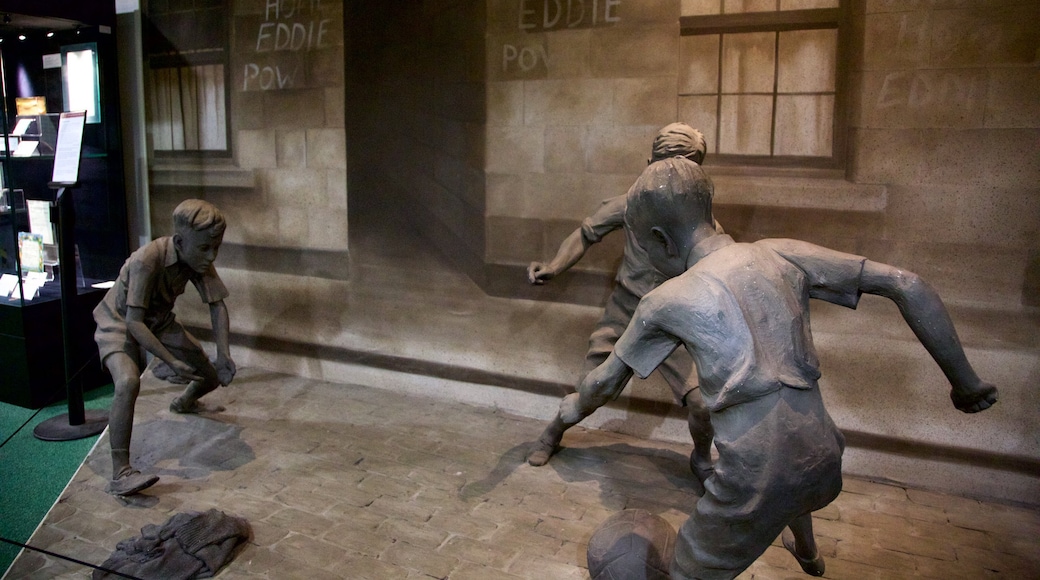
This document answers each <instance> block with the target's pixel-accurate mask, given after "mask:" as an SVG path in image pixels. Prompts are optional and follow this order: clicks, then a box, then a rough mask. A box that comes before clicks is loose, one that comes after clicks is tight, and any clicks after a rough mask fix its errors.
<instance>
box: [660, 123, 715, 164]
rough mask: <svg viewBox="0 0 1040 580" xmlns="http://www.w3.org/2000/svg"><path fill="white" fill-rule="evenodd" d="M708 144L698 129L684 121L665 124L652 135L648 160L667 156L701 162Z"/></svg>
mask: <svg viewBox="0 0 1040 580" xmlns="http://www.w3.org/2000/svg"><path fill="white" fill-rule="evenodd" d="M707 152H708V144H707V142H706V141H705V140H704V135H702V134H701V132H700V131H698V130H697V129H694V128H693V127H691V126H689V125H687V124H686V123H671V124H669V125H665V126H664V127H662V128H661V130H660V131H658V132H657V136H656V137H654V147H653V150H652V151H651V155H652V159H650V162H651V163H652V162H654V161H660V160H662V159H667V158H669V157H685V158H687V159H689V160H690V161H693V162H694V163H703V162H704V156H705V154H707Z"/></svg>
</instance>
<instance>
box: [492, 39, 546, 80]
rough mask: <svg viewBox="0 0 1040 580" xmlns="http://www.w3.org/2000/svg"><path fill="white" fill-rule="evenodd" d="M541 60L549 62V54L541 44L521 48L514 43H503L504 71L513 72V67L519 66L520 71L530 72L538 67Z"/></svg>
mask: <svg viewBox="0 0 1040 580" xmlns="http://www.w3.org/2000/svg"><path fill="white" fill-rule="evenodd" d="M539 62H544V63H546V64H548V62H549V55H548V53H547V52H546V51H545V47H544V46H542V45H540V44H538V45H534V46H523V47H519V48H518V47H516V46H515V45H512V44H504V45H502V72H506V73H508V72H511V69H512V68H519V69H520V72H529V71H531V70H533V69H534V68H535V67H537V66H538V63H539ZM512 65H515V67H513V66H512Z"/></svg>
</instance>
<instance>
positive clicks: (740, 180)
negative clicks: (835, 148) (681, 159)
mask: <svg viewBox="0 0 1040 580" xmlns="http://www.w3.org/2000/svg"><path fill="white" fill-rule="evenodd" d="M704 169H705V171H706V172H707V173H708V175H709V176H711V179H712V181H713V182H714V183H715V203H716V204H719V205H752V206H756V205H757V206H770V207H792V208H808V209H824V210H835V211H855V212H881V211H884V210H885V206H886V205H887V203H888V192H887V188H886V187H885V186H884V185H879V184H862V183H852V182H850V181H846V180H845V179H844V176H843V172H841V171H831V170H808V171H806V170H797V171H796V170H765V171H758V170H755V169H747V168H737V167H726V166H710V165H709V166H705V168H704Z"/></svg>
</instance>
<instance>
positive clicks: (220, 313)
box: [209, 300, 237, 386]
mask: <svg viewBox="0 0 1040 580" xmlns="http://www.w3.org/2000/svg"><path fill="white" fill-rule="evenodd" d="M209 318H210V322H211V323H212V324H213V343H214V344H215V345H216V347H217V361H216V363H215V364H214V366H215V367H216V369H217V379H218V380H219V381H220V384H222V385H224V386H227V385H228V384H229V383H230V382H231V379H233V378H234V377H235V372H236V370H237V369H236V368H235V362H234V361H233V360H231V348H230V346H229V344H228V343H229V340H230V336H231V323H230V319H229V317H228V311H227V305H226V304H224V301H223V300H218V301H216V302H211V303H210V305H209Z"/></svg>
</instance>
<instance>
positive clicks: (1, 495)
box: [0, 385, 112, 576]
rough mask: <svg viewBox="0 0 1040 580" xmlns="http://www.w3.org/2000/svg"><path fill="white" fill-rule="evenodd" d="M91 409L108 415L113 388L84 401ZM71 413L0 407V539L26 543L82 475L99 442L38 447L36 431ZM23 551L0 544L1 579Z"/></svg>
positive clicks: (62, 406)
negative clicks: (75, 477)
mask: <svg viewBox="0 0 1040 580" xmlns="http://www.w3.org/2000/svg"><path fill="white" fill-rule="evenodd" d="M84 399H85V404H84V406H85V407H86V408H87V409H99V410H107V409H108V407H109V405H110V404H111V402H112V385H107V386H105V387H101V388H99V389H94V390H92V391H90V392H88V393H86V394H85V395H84ZM67 412H68V407H67V404H66V403H65V402H64V401H62V402H61V403H57V404H55V405H51V406H49V407H44V408H43V409H40V410H39V411H37V410H35V409H23V408H22V407H16V406H14V405H8V404H6V403H0V444H2V446H0V537H4V538H7V539H9V540H14V541H16V542H21V543H23V544H24V543H26V542H27V541H28V540H29V536H31V535H32V533H33V532H34V531H35V530H36V526H38V525H39V524H40V522H41V521H43V518H44V516H46V515H47V512H48V511H50V509H51V506H53V505H54V502H55V501H57V499H58V496H60V495H61V492H62V490H64V489H65V486H66V485H68V483H69V480H70V479H72V476H73V475H74V474H75V473H76V470H77V469H79V466H80V464H82V463H83V460H84V459H85V458H86V456H87V453H88V452H90V449H91V448H92V447H93V446H94V443H95V442H96V441H97V439H98V436H96V435H95V436H94V437H87V438H86V439H79V440H76V441H60V442H54V441H40V440H39V439H37V438H36V437H34V436H33V428H35V427H36V425H39V424H40V423H41V422H43V421H45V420H47V419H50V418H51V417H54V416H56V415H61V414H63V413H67ZM19 551H20V548H18V547H16V546H12V545H10V544H7V543H3V542H0V576H2V575H3V572H4V571H6V570H7V568H8V567H10V565H11V562H13V561H14V558H15V556H17V555H18V552H19Z"/></svg>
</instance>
